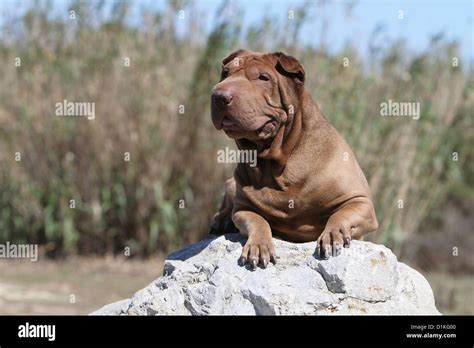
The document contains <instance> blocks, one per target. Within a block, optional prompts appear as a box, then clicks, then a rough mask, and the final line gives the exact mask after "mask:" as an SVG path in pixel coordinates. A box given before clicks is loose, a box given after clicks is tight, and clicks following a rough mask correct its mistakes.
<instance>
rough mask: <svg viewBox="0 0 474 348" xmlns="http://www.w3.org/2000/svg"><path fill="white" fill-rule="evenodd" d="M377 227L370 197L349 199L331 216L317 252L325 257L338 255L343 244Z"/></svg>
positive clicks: (347, 244) (318, 242)
mask: <svg viewBox="0 0 474 348" xmlns="http://www.w3.org/2000/svg"><path fill="white" fill-rule="evenodd" d="M377 228H378V222H377V217H376V216H375V210H374V206H373V205H372V202H371V201H370V200H369V199H367V198H357V199H354V200H352V201H349V202H347V203H346V204H345V205H344V206H343V207H341V208H340V209H338V210H337V211H336V212H334V213H333V214H332V215H331V216H330V217H329V219H328V221H327V223H326V227H325V228H324V231H323V232H322V233H321V235H320V236H319V238H318V240H317V245H316V253H317V254H318V255H319V256H320V257H321V258H325V259H327V258H329V256H337V255H339V254H340V253H341V250H342V247H343V246H346V247H348V246H349V245H350V241H351V240H352V239H360V238H362V236H363V235H365V234H367V233H369V232H373V231H375V230H376V229H377Z"/></svg>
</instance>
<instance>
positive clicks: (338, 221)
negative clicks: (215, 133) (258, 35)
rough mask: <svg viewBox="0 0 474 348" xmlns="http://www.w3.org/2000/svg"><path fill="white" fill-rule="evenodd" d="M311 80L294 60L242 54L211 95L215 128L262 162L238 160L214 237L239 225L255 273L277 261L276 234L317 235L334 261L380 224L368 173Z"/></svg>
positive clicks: (322, 252) (290, 237)
mask: <svg viewBox="0 0 474 348" xmlns="http://www.w3.org/2000/svg"><path fill="white" fill-rule="evenodd" d="M304 81H305V71H304V68H303V66H302V65H301V64H300V62H298V60H297V59H295V58H293V57H291V56H287V55H285V54H283V53H281V52H278V53H269V54H263V53H255V52H250V51H246V50H239V51H236V52H234V53H232V54H230V55H229V56H228V57H226V58H225V59H224V60H223V62H222V75H221V81H220V82H219V83H218V84H217V85H215V87H214V89H213V92H212V102H211V113H212V122H213V124H214V126H215V127H216V128H217V129H219V130H220V129H223V130H224V132H225V133H226V134H227V135H228V136H229V137H231V138H233V139H235V141H236V143H237V147H238V148H239V149H240V150H255V151H256V152H257V156H258V161H257V165H256V166H249V165H248V164H244V163H239V164H238V165H237V168H236V170H235V173H234V178H232V179H229V180H228V181H227V183H226V192H225V197H224V201H223V202H222V206H221V208H220V211H219V212H218V213H217V214H216V215H215V217H214V223H213V225H212V226H211V233H217V234H222V233H226V232H230V231H232V230H233V229H235V227H237V229H238V230H239V231H240V233H242V234H243V235H245V236H248V240H247V243H246V244H245V246H244V248H243V252H242V257H241V260H242V261H243V263H246V262H249V263H250V264H251V266H252V267H253V268H254V269H255V268H256V266H257V264H258V263H260V264H261V265H262V266H263V267H264V268H265V267H266V266H267V264H268V262H269V261H272V262H275V257H276V256H275V250H274V247H273V242H272V233H273V234H274V235H276V236H278V237H280V238H282V239H284V240H287V241H292V242H309V241H314V240H317V243H318V244H317V247H316V253H317V254H318V255H319V256H320V257H323V258H328V257H329V256H336V255H338V254H339V253H340V252H341V250H342V249H341V248H342V246H346V247H347V246H349V244H350V241H351V239H360V238H361V237H362V236H363V235H364V234H366V233H369V232H372V231H375V230H376V229H377V227H378V223H377V218H376V216H375V211H374V207H373V205H372V202H371V200H370V192H369V186H368V184H367V180H366V179H365V176H364V174H363V173H362V170H361V169H360V167H359V165H358V163H357V161H356V159H355V157H354V155H353V153H352V151H351V149H350V148H349V146H348V145H347V143H346V142H345V141H344V139H343V138H342V137H341V136H340V135H339V133H338V132H337V131H336V130H335V129H334V128H333V127H332V126H331V124H330V123H329V122H328V120H327V119H326V118H325V116H324V115H323V114H322V112H321V111H320V109H319V107H318V105H317V104H316V103H315V102H314V101H313V100H312V98H311V96H310V94H309V93H308V92H307V91H306V90H305V88H304ZM232 222H233V223H232ZM234 224H235V226H234Z"/></svg>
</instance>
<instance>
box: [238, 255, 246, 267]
mask: <svg viewBox="0 0 474 348" xmlns="http://www.w3.org/2000/svg"><path fill="white" fill-rule="evenodd" d="M246 261H247V259H246V258H245V257H243V256H242V257H240V258H239V265H241V266H244V265H245V262H246Z"/></svg>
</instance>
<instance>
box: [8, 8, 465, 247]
mask: <svg viewBox="0 0 474 348" xmlns="http://www.w3.org/2000/svg"><path fill="white" fill-rule="evenodd" d="M118 4H119V6H117V8H116V9H115V11H113V12H112V16H111V18H110V19H108V20H105V21H102V22H101V20H100V13H101V10H100V9H99V10H97V9H95V8H92V5H91V4H90V3H87V2H78V3H75V5H74V6H73V8H75V9H76V10H77V11H76V12H77V16H78V20H76V21H74V22H73V23H72V24H71V23H70V22H68V19H64V18H62V19H55V18H51V16H48V13H49V12H48V7H47V5H46V4H45V3H43V5H42V6H39V7H37V8H35V9H33V8H31V9H30V10H29V11H28V13H27V14H26V15H25V16H24V17H23V18H20V19H19V21H18V22H15V23H13V24H10V23H9V21H6V23H5V25H6V28H8V30H6V31H5V34H4V35H5V37H4V38H5V40H4V41H2V42H1V43H0V56H1V58H2V61H3V62H6V63H5V64H2V65H1V66H0V79H1V84H2V89H1V90H0V192H1V193H0V242H1V241H6V240H10V241H16V242H24V241H29V242H34V243H40V244H42V245H46V246H47V248H46V249H47V250H48V254H49V255H52V256H54V255H58V254H63V255H70V254H72V255H74V254H90V253H97V254H103V253H121V252H122V251H123V248H124V247H131V249H132V252H133V254H134V255H137V254H139V255H147V254H150V253H152V252H155V251H157V250H163V251H167V250H169V249H170V248H175V247H177V246H178V245H180V244H182V243H185V242H191V241H194V240H197V239H199V238H201V237H202V236H203V235H205V234H206V232H207V225H208V222H209V219H210V217H211V216H212V214H213V213H214V210H215V209H216V207H217V201H218V199H219V195H220V193H221V189H222V185H223V183H224V180H225V178H226V177H228V176H230V175H231V173H232V167H231V166H222V165H218V164H217V163H216V160H215V154H216V151H217V149H219V148H222V147H223V146H226V145H229V146H232V145H231V142H230V141H229V140H228V139H226V138H225V137H224V136H223V135H222V134H220V133H218V132H216V131H215V130H214V129H213V127H212V125H211V122H210V117H209V110H208V104H209V92H210V88H211V86H212V85H213V84H214V83H215V82H216V81H217V80H218V75H219V66H220V59H221V58H222V57H223V56H225V55H226V53H228V52H229V51H231V50H233V49H236V48H238V47H239V46H240V47H248V48H250V49H254V50H265V51H267V50H269V51H272V50H284V51H288V52H289V53H291V54H293V55H295V56H296V57H298V58H300V59H301V61H302V62H303V63H304V65H305V67H306V70H307V76H308V78H307V81H308V83H307V88H308V89H309V90H310V91H311V92H312V94H313V96H314V97H315V99H316V100H318V102H319V103H320V104H321V106H322V109H323V110H324V112H325V113H326V114H327V116H328V117H329V119H330V120H331V121H332V123H333V124H334V125H335V126H336V128H338V129H339V130H340V131H341V133H342V134H343V135H344V137H345V138H346V139H347V141H348V142H349V144H350V145H351V147H352V148H353V150H354V153H355V154H356V156H357V157H358V159H359V162H360V164H361V166H362V167H363V169H364V171H365V173H366V174H367V176H368V179H369V181H370V184H371V188H372V192H373V196H374V201H375V207H376V210H377V215H378V217H379V220H380V222H381V226H380V233H379V234H378V235H377V236H375V237H374V239H375V240H376V241H378V242H383V243H386V244H388V245H389V246H391V247H392V248H394V249H395V251H396V253H397V254H398V255H403V254H404V253H413V252H414V250H413V245H412V244H410V243H409V241H410V240H411V238H412V235H413V234H414V233H415V232H416V231H420V230H422V229H423V228H424V221H427V219H433V218H439V216H440V215H441V214H442V211H440V210H439V202H440V201H442V200H443V199H444V198H445V197H447V195H448V193H450V194H455V195H456V196H457V197H460V198H461V199H463V200H465V201H467V202H472V201H473V191H472V187H473V186H472V185H471V184H472V178H473V168H472V163H473V152H472V148H474V146H473V145H474V142H473V137H472V131H471V132H469V129H471V130H472V126H473V123H472V122H473V118H472V110H473V108H474V93H473V88H472V73H471V72H467V71H466V69H465V66H464V65H463V62H461V66H460V67H453V66H452V57H453V56H455V55H457V54H458V52H457V46H456V44H455V43H452V42H438V41H433V42H432V43H431V46H430V47H429V48H428V49H427V51H426V52H423V53H422V54H420V55H418V56H413V55H410V54H409V53H408V52H407V51H406V50H405V48H404V47H403V44H402V43H397V42H395V43H393V44H392V45H391V46H390V47H389V49H386V50H381V51H379V52H378V53H377V55H374V56H371V57H369V58H367V57H365V56H363V55H361V53H360V52H358V51H357V50H355V49H353V48H351V47H345V48H344V49H343V50H342V51H341V52H337V53H336V54H330V53H329V52H328V51H327V50H326V48H325V47H324V46H321V47H306V46H299V45H296V44H295V42H296V40H294V38H297V37H298V35H299V34H298V30H299V28H300V27H301V24H302V22H304V21H305V20H307V19H304V18H303V19H300V20H299V21H294V22H293V23H291V24H288V23H286V24H282V23H278V22H274V21H268V20H262V21H261V24H256V25H255V26H254V27H252V28H250V29H249V30H247V31H246V32H243V30H242V29H241V28H240V25H239V23H238V22H237V20H238V18H237V17H238V16H237V17H236V18H237V19H236V18H234V19H227V17H225V16H224V15H221V16H217V17H216V18H217V19H218V21H217V22H216V25H215V27H214V30H213V31H212V32H211V33H210V34H206V32H205V31H204V29H203V25H202V23H203V22H202V21H201V20H200V19H199V18H200V16H199V15H196V14H195V11H196V8H195V7H194V6H193V5H192V4H190V5H187V7H186V8H187V10H188V11H189V12H188V14H189V15H188V16H186V19H185V21H184V22H181V23H180V26H181V29H183V28H184V33H186V34H185V35H178V33H177V32H178V29H177V28H176V23H175V22H173V21H172V20H169V15H170V14H173V13H176V10H177V9H178V8H180V6H181V4H180V3H176V2H170V3H169V5H168V7H167V8H166V9H164V10H163V11H162V12H156V11H145V12H144V13H143V14H142V22H141V23H142V25H141V26H140V29H137V28H133V27H130V26H127V25H126V24H125V23H126V19H127V15H126V13H127V12H126V6H127V3H126V2H124V3H118ZM193 11H194V12H193ZM279 25H286V26H287V30H285V31H281V30H275V29H276V28H278V26H279ZM240 34H242V35H240ZM239 35H240V36H239ZM239 37H240V39H239ZM15 57H21V67H15V66H14V64H13V62H14V59H15ZM125 57H129V58H130V62H131V65H130V67H126V66H124V58H125ZM344 57H348V58H349V60H350V66H349V67H344V66H343V65H342V62H343V58H344ZM366 58H367V60H368V61H371V62H373V64H370V65H369V64H366V63H364V60H365V59H366ZM63 99H67V100H69V101H87V102H94V103H95V107H96V118H95V120H93V121H88V120H86V119H83V118H81V119H78V118H67V117H55V116H54V111H55V103H57V102H61V101H62V100H63ZM388 99H392V100H394V101H414V102H419V103H420V104H421V117H420V120H418V121H414V120H412V119H410V118H384V117H381V116H380V103H381V102H386V101H387V100H388ZM180 105H184V107H185V113H184V114H180V113H179V107H180ZM469 115H470V116H469ZM16 152H20V153H21V156H22V160H21V162H16V161H15V160H14V156H15V153H16ZM125 152H129V153H130V155H131V161H130V162H125V161H124V153H125ZM453 152H458V153H459V161H458V162H453V161H452V153H453ZM455 187H458V189H457V190H454V188H455ZM70 199H75V200H76V209H70V208H69V200H70ZM180 199H184V200H185V204H186V207H185V208H184V209H179V208H178V204H179V200H180ZM400 199H402V200H403V202H404V207H403V209H398V207H397V203H398V200H400ZM437 209H438V210H437ZM410 248H411V249H410Z"/></svg>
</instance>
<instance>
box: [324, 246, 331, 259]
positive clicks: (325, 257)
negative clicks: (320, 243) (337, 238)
mask: <svg viewBox="0 0 474 348" xmlns="http://www.w3.org/2000/svg"><path fill="white" fill-rule="evenodd" d="M329 256H331V248H330V247H326V248H324V259H325V260H327V259H329Z"/></svg>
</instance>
